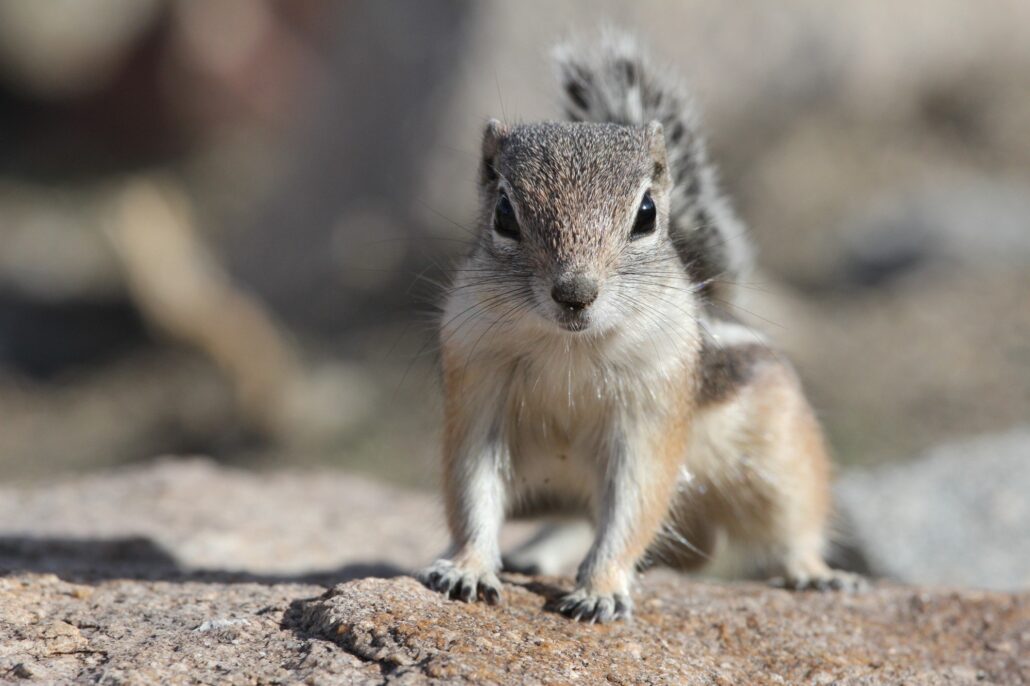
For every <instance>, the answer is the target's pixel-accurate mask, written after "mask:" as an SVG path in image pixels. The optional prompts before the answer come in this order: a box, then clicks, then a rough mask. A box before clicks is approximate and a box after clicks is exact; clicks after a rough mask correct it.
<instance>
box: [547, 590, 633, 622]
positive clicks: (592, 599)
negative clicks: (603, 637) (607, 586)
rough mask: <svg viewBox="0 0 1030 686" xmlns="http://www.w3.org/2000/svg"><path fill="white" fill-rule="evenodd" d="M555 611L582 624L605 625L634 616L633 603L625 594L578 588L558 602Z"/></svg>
mask: <svg viewBox="0 0 1030 686" xmlns="http://www.w3.org/2000/svg"><path fill="white" fill-rule="evenodd" d="M555 609H556V610H557V611H558V612H560V613H562V614H563V615H565V616H566V617H571V618H572V619H575V620H577V621H580V622H589V623H591V624H594V623H598V624H604V623H606V622H612V621H615V620H619V619H628V618H629V617H630V616H631V615H632V614H633V601H631V600H630V598H629V596H628V595H626V594H624V593H598V592H596V591H590V590H587V589H586V588H577V589H576V590H575V591H573V592H572V593H569V594H567V595H565V596H564V597H562V598H561V599H560V600H558V602H557V604H556V605H555Z"/></svg>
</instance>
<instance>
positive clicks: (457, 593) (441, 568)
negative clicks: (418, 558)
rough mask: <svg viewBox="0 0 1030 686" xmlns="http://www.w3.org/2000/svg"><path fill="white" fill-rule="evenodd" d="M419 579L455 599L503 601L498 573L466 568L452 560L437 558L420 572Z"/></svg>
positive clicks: (494, 603)
mask: <svg viewBox="0 0 1030 686" xmlns="http://www.w3.org/2000/svg"><path fill="white" fill-rule="evenodd" d="M418 580H419V581H421V582H422V583H423V584H424V585H425V586H426V587H427V588H429V589H430V590H433V591H436V592H438V593H442V594H443V595H445V596H447V597H448V598H451V599H453V600H460V601H462V602H465V603H471V602H475V601H476V600H483V601H484V602H486V603H487V604H488V605H497V604H499V603H500V602H501V581H500V579H498V578H497V575H496V574H494V573H493V572H476V571H473V570H469V569H465V568H463V567H460V566H458V565H456V564H455V563H454V562H452V561H451V560H437V561H436V562H434V563H433V564H431V565H429V567H427V568H425V569H424V570H422V571H421V572H419V574H418Z"/></svg>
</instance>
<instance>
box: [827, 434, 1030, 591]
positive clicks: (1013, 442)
mask: <svg viewBox="0 0 1030 686" xmlns="http://www.w3.org/2000/svg"><path fill="white" fill-rule="evenodd" d="M1028 493H1030V429H1019V430H1015V431H1012V432H1011V433H1008V434H999V435H996V436H987V437H983V438H978V439H973V440H967V441H961V442H955V443H950V444H946V445H942V446H940V447H938V448H935V449H934V450H931V451H929V452H928V453H927V454H926V455H924V456H922V457H921V458H919V459H917V460H914V461H912V462H907V463H904V464H898V465H892V466H889V467H881V468H879V469H875V470H870V471H851V472H848V473H846V474H845V475H844V476H843V477H842V478H841V479H840V481H839V483H838V485H837V497H838V500H839V505H840V508H841V510H842V511H843V513H844V515H845V518H846V520H847V521H848V522H849V523H850V524H851V526H852V528H853V532H852V535H853V537H854V539H855V540H854V542H855V543H856V544H857V546H858V548H859V549H860V550H861V551H862V553H863V555H864V557H865V559H866V561H867V562H868V563H869V565H870V567H871V569H872V571H873V572H874V573H876V574H878V575H883V576H886V577H889V578H893V579H897V580H900V581H904V582H908V583H914V584H936V585H946V586H971V587H978V588H992V589H1006V590H1015V589H1026V588H1028V587H1030V526H1028V524H1030V497H1028V496H1027V494H1028Z"/></svg>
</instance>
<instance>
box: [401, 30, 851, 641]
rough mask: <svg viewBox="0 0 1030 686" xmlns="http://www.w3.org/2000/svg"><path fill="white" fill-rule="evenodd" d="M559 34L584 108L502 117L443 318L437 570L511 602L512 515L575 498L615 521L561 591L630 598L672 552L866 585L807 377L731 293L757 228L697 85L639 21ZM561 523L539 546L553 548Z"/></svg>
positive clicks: (690, 562)
mask: <svg viewBox="0 0 1030 686" xmlns="http://www.w3.org/2000/svg"><path fill="white" fill-rule="evenodd" d="M556 57H557V63H558V73H559V77H560V81H561V87H562V91H563V93H564V94H565V96H566V110H567V113H568V115H569V119H570V120H571V121H568V122H548V123H540V124H517V125H508V124H503V123H501V122H498V121H496V120H494V121H491V122H490V123H489V124H488V125H487V127H486V130H485V132H484V134H483V144H482V162H481V169H480V175H479V183H480V196H481V204H482V213H481V216H480V221H479V225H480V231H479V235H478V238H477V241H476V243H475V246H474V247H473V249H472V251H471V253H470V254H469V255H468V257H467V258H466V259H465V260H464V262H463V263H462V265H461V267H460V268H458V269H457V270H456V273H455V277H454V283H453V286H452V287H451V288H450V291H449V293H448V298H447V302H446V305H445V308H444V314H443V320H442V325H441V327H440V342H441V349H442V363H443V386H444V395H445V427H444V449H443V453H444V469H443V484H444V496H445V497H444V500H445V504H446V511H447V521H448V524H449V527H450V530H451V534H452V536H453V547H452V550H451V551H450V553H449V555H448V556H447V557H445V558H444V559H441V560H438V561H437V562H435V563H434V564H433V565H431V566H430V567H428V568H427V569H426V570H424V571H423V572H422V573H421V578H422V579H423V581H424V582H425V583H426V584H427V585H428V586H429V587H431V588H433V589H436V590H438V591H441V592H443V593H445V594H448V595H449V596H451V597H454V598H458V599H461V600H465V601H474V600H477V599H482V600H485V601H487V602H497V601H498V600H499V599H500V597H501V583H500V581H499V579H498V576H497V574H498V572H499V571H500V569H501V565H502V557H501V551H500V549H499V547H498V533H499V530H500V528H501V525H502V524H503V522H504V521H505V519H507V518H509V517H519V516H548V515H550V516H554V515H563V516H571V517H580V518H585V519H587V520H589V521H590V522H591V523H592V529H593V532H594V533H593V540H592V543H591V544H590V547H589V550H588V552H587V553H586V555H585V558H584V559H583V560H582V562H581V563H580V565H579V571H578V573H577V577H576V588H575V590H574V591H573V592H571V593H570V594H569V595H568V596H566V597H565V598H563V599H562V600H561V601H560V602H559V603H557V605H556V609H557V610H559V611H560V612H562V613H564V614H566V615H568V616H570V617H573V618H576V619H580V620H585V621H601V622H603V621H609V620H612V619H618V618H621V617H626V616H628V615H629V614H630V612H631V608H632V599H631V586H632V582H633V579H634V574H635V572H636V570H637V569H638V568H639V567H641V566H643V565H645V564H648V563H650V562H655V561H660V562H662V563H665V564H670V565H673V566H675V567H679V568H684V569H694V568H698V567H701V566H704V565H705V564H707V563H709V562H710V561H711V560H712V559H713V558H714V557H716V556H717V554H723V553H725V555H723V556H724V557H726V558H727V559H731V558H733V554H731V553H734V552H735V553H736V557H737V558H738V559H740V560H744V561H746V563H747V564H748V565H749V566H750V567H753V568H756V569H759V568H760V569H761V570H763V571H765V572H768V573H771V574H779V575H781V576H782V577H783V578H784V580H785V581H786V583H787V584H789V585H791V586H793V587H798V588H805V587H818V588H828V587H842V586H850V585H853V582H854V580H853V579H851V578H850V577H847V576H846V575H843V574H841V573H838V572H834V571H831V570H830V569H829V568H828V567H827V565H826V564H825V563H824V561H823V548H824V545H825V530H826V522H827V518H828V515H829V510H830V502H829V463H828V460H827V454H826V449H825V446H824V442H823V438H822V435H821V432H820V429H819V426H818V424H817V422H816V420H815V418H814V416H813V413H812V411H811V409H810V408H809V405H808V403H807V402H806V400H805V398H804V395H803V393H802V390H801V388H800V386H799V384H798V381H797V378H796V377H795V375H794V373H793V371H792V370H791V368H790V366H789V365H788V364H787V362H786V361H785V360H784V359H783V358H782V357H781V356H780V355H779V354H777V353H776V352H775V351H773V350H772V349H771V348H770V346H769V344H768V343H767V342H766V341H765V339H764V338H762V337H761V336H760V335H759V334H756V333H755V332H753V331H752V330H751V329H749V328H747V327H745V326H742V325H741V324H738V323H735V322H733V321H731V320H730V319H729V318H727V317H726V316H725V315H723V314H722V313H723V312H724V311H726V309H727V307H728V305H729V303H730V302H731V301H732V299H733V298H734V297H735V291H734V288H735V284H737V283H738V282H739V281H740V279H741V278H742V277H743V276H744V274H745V273H746V271H747V269H748V264H749V251H748V249H747V247H746V241H745V239H744V237H743V236H742V233H743V231H742V227H741V224H740V222H739V221H738V220H737V218H736V217H735V215H734V214H733V212H732V210H731V209H730V207H729V205H728V203H727V202H726V201H725V200H724V199H723V197H722V196H721V195H720V194H719V190H718V188H717V184H716V180H715V173H714V171H713V170H712V168H711V167H710V165H709V163H708V161H707V158H706V153H705V147H704V143H703V140H702V139H701V137H700V134H699V132H698V131H697V126H696V117H695V116H694V115H693V113H692V109H691V106H690V104H689V100H688V98H687V97H686V95H685V92H684V91H683V90H681V89H680V88H679V86H677V85H676V83H675V81H673V80H671V79H669V78H668V77H667V76H665V75H663V74H662V72H660V71H659V70H657V69H655V68H654V67H653V66H652V64H651V62H650V61H649V60H648V59H646V58H645V57H644V56H643V55H642V54H641V53H640V51H639V50H638V49H637V48H636V46H635V45H634V43H633V42H632V41H630V40H629V39H626V38H624V37H618V36H607V37H605V38H603V39H602V40H600V41H597V42H595V43H593V44H591V45H590V46H589V47H586V48H583V47H582V46H576V45H568V46H563V47H561V48H559V49H558V50H557V51H556ZM563 535H566V536H567V535H568V532H567V531H566V532H564V533H563V529H562V527H561V526H558V527H554V528H553V529H551V530H549V533H547V534H546V535H543V536H542V537H540V538H539V540H537V541H535V542H534V544H533V546H530V547H529V548H528V549H526V550H523V551H522V554H523V559H527V556H528V559H530V560H532V553H533V550H536V551H538V552H541V554H543V553H545V552H546V555H547V559H546V560H544V563H545V564H546V565H548V566H553V565H556V564H557V562H556V561H555V559H554V558H555V551H556V550H558V548H560V547H561V546H560V545H555V544H554V543H553V541H560V540H565V539H562V538H561V537H562V536H563Z"/></svg>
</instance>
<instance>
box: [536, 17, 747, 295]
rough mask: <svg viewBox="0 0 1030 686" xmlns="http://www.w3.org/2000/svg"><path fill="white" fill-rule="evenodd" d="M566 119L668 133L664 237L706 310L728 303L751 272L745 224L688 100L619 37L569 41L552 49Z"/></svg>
mask: <svg viewBox="0 0 1030 686" xmlns="http://www.w3.org/2000/svg"><path fill="white" fill-rule="evenodd" d="M554 57H555V61H556V63H557V66H558V75H559V79H560V81H561V87H562V94H563V96H564V98H565V111H566V114H567V116H568V117H569V119H571V120H572V121H581V122H611V123H616V124H622V125H627V126H640V125H642V124H646V123H647V122H649V121H658V122H660V123H661V124H662V126H663V127H664V130H665V140H666V145H667V148H668V160H669V166H670V173H671V176H672V180H673V188H672V192H671V195H670V211H669V224H670V226H669V234H670V236H671V237H672V239H673V241H674V242H675V244H676V247H677V250H678V252H679V255H680V258H681V259H682V261H683V263H684V265H685V266H686V267H687V269H688V271H689V273H690V275H691V278H692V280H693V281H694V282H695V283H698V284H699V285H700V286H701V289H700V292H701V295H702V297H704V298H705V299H706V301H707V304H708V305H709V306H714V307H715V308H716V309H724V308H720V307H719V304H720V303H721V304H722V305H724V306H725V305H726V304H727V303H732V302H734V300H735V297H736V290H737V289H736V286H737V284H738V283H739V282H740V281H742V280H743V279H744V278H745V277H746V276H747V273H748V272H749V271H750V264H751V249H750V244H749V243H748V241H747V238H746V236H745V230H744V227H743V224H742V223H741V222H740V221H739V219H738V218H737V217H736V215H735V213H734V212H733V210H732V208H731V207H730V205H729V203H728V202H727V200H726V199H725V198H724V197H723V196H722V194H721V193H720V192H719V185H718V181H717V178H716V173H715V170H714V168H713V167H712V166H711V165H710V164H709V162H708V156H707V152H706V148H705V142H704V138H703V137H702V136H701V134H700V132H699V130H698V117H697V114H696V112H695V110H694V107H693V104H692V102H691V99H690V97H689V96H688V95H687V92H686V90H685V89H683V88H682V87H681V86H680V85H679V83H678V81H677V79H675V78H674V77H673V76H671V75H668V74H666V73H663V72H662V70H659V69H658V68H656V67H655V66H653V64H652V63H651V61H650V60H649V59H648V58H647V56H646V55H645V54H644V53H642V52H641V51H640V49H639V47H638V46H637V44H636V42H635V41H634V40H633V39H631V38H629V37H627V36H624V35H618V34H614V33H610V32H609V33H606V34H604V35H603V36H602V37H601V39H600V40H596V41H592V42H591V43H590V44H589V45H588V44H587V43H586V42H583V43H579V42H571V43H566V44H563V45H561V46H559V47H558V48H556V49H555V51H554Z"/></svg>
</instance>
